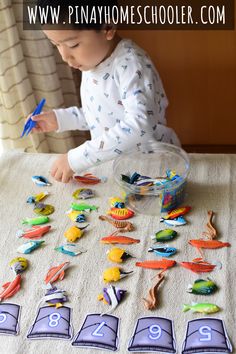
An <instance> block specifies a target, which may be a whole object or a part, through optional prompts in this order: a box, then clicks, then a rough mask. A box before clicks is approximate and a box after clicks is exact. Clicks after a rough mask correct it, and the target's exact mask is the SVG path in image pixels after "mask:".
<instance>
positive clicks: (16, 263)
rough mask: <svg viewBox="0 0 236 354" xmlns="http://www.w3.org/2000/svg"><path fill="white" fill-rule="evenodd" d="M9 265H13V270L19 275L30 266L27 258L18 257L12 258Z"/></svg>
mask: <svg viewBox="0 0 236 354" xmlns="http://www.w3.org/2000/svg"><path fill="white" fill-rule="evenodd" d="M9 266H10V267H11V270H13V272H14V273H15V274H16V275H17V274H20V273H23V272H24V270H26V268H27V267H28V261H27V259H26V258H23V257H17V258H14V259H12V260H11V262H10V263H9Z"/></svg>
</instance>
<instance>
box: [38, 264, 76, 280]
mask: <svg viewBox="0 0 236 354" xmlns="http://www.w3.org/2000/svg"><path fill="white" fill-rule="evenodd" d="M69 264H70V262H65V263H62V264H60V265H59V266H57V267H52V268H50V269H49V271H48V272H47V275H46V277H45V279H44V281H45V283H46V284H51V283H54V282H55V281H57V280H58V279H60V280H62V279H64V277H65V269H67V268H68V267H69Z"/></svg>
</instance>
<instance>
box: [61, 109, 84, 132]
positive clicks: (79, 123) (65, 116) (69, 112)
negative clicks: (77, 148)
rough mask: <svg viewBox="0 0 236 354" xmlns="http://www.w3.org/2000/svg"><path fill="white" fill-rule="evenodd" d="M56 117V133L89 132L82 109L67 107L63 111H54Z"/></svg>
mask: <svg viewBox="0 0 236 354" xmlns="http://www.w3.org/2000/svg"><path fill="white" fill-rule="evenodd" d="M54 112H55V114H56V117H57V123H58V130H57V133H61V132H64V131H66V130H77V129H78V130H89V127H88V124H87V122H86V120H85V116H84V114H83V110H82V108H78V107H69V108H64V109H54Z"/></svg>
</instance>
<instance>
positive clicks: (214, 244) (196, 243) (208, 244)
mask: <svg viewBox="0 0 236 354" xmlns="http://www.w3.org/2000/svg"><path fill="white" fill-rule="evenodd" d="M188 243H189V244H190V245H191V246H193V247H196V248H208V249H214V248H222V247H229V246H231V245H230V243H229V242H221V241H217V240H190V241H188Z"/></svg>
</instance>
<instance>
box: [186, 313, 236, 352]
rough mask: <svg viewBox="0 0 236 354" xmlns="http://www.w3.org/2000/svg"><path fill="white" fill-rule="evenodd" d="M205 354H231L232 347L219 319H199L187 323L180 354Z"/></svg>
mask: <svg viewBox="0 0 236 354" xmlns="http://www.w3.org/2000/svg"><path fill="white" fill-rule="evenodd" d="M205 352H207V353H216V352H217V353H231V352H232V345H231V343H230V340H229V338H228V336H227V333H226V330H225V326H224V323H223V321H222V320H220V319H217V318H200V319H196V320H192V321H189V322H188V325H187V331H186V336H185V340H184V343H183V348H182V354H191V353H198V354H200V353H205Z"/></svg>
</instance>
